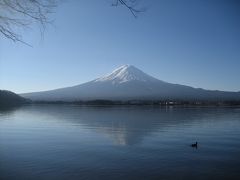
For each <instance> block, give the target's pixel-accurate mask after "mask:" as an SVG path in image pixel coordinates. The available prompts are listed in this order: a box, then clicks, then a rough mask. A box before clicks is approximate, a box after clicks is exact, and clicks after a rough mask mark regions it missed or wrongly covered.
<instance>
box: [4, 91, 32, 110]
mask: <svg viewBox="0 0 240 180" xmlns="http://www.w3.org/2000/svg"><path fill="white" fill-rule="evenodd" d="M26 102H28V101H27V100H26V99H24V98H23V97H21V96H19V95H17V94H15V93H13V92H11V91H6V90H0V107H11V106H17V105H21V104H24V103H26Z"/></svg>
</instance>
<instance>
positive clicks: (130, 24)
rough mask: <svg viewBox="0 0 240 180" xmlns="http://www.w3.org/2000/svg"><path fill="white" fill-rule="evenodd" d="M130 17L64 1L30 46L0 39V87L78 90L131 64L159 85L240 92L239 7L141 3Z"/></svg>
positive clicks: (224, 1) (160, 0) (174, 0)
mask: <svg viewBox="0 0 240 180" xmlns="http://www.w3.org/2000/svg"><path fill="white" fill-rule="evenodd" d="M140 6H141V7H144V8H146V11H145V12H144V13H141V14H139V16H138V18H137V19H135V18H134V17H133V16H132V15H131V14H130V12H128V10H127V9H126V8H124V7H112V6H111V0H91V1H87V0H81V1H74V0H66V1H65V2H63V3H61V4H60V5H59V7H58V8H57V9H56V13H55V14H53V15H52V16H53V17H52V18H54V19H55V22H54V24H53V26H49V27H48V28H47V29H46V31H45V35H44V39H41V36H40V33H39V30H38V28H37V27H32V28H31V29H25V30H23V31H22V34H23V38H24V40H25V41H26V42H28V43H30V44H31V45H32V46H33V47H28V46H25V45H23V44H21V43H13V42H11V41H9V40H7V39H5V38H4V37H2V36H0V38H1V41H0V89H8V90H12V91H14V92H17V93H23V92H31V91H40V90H50V89H55V88H60V87H66V86H72V85H77V84H80V83H84V82H87V81H89V80H92V79H95V78H96V77H98V76H101V75H104V74H105V73H109V72H111V71H112V70H113V69H115V68H117V67H118V66H121V65H123V64H131V65H134V66H136V67H138V68H139V69H141V70H143V71H144V72H146V73H148V74H150V75H152V76H154V77H156V78H158V79H161V80H164V81H168V82H171V83H178V84H184V85H189V86H193V87H201V88H205V89H218V90H227V91H240V78H239V77H240V70H239V69H240V23H239V22H240V3H239V2H238V1H236V0H181V1H179V0H142V1H141V3H140Z"/></svg>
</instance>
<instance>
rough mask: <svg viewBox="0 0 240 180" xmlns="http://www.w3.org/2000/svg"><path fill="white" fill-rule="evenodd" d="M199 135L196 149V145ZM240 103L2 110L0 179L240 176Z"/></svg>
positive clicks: (0, 122) (57, 106) (203, 177)
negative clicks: (230, 106) (194, 145)
mask: <svg viewBox="0 0 240 180" xmlns="http://www.w3.org/2000/svg"><path fill="white" fill-rule="evenodd" d="M195 141H198V143H199V146H198V148H197V149H196V148H192V147H191V146H190V145H191V143H194V142H195ZM239 167H240V108H239V107H235V108H223V107H221V108H207V107H204V108H196V107H195V108H190V107H188V108H184V107H152V106H142V107H141V106H124V107H123V106H114V107H84V106H74V105H29V106H23V107H20V108H16V109H11V110H4V111H3V110H1V111H0V179H4V180H5V179H6V180H8V179H47V180H48V179H49V180H50V179H51V180H52V179H60V180H61V179H111V180H112V179H127V178H128V179H191V178H193V179H238V178H239V177H240V172H239Z"/></svg>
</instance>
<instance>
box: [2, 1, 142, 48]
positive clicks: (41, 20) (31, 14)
mask: <svg viewBox="0 0 240 180" xmlns="http://www.w3.org/2000/svg"><path fill="white" fill-rule="evenodd" d="M58 1H60V0H0V35H3V36H4V37H6V38H8V39H11V40H12V41H14V42H21V43H24V44H26V45H29V44H28V43H26V42H24V41H23V40H22V36H21V34H20V33H19V31H18V30H20V29H21V28H29V27H31V25H33V24H38V25H39V27H40V32H41V35H42V37H43V34H44V31H45V28H46V25H47V24H49V23H51V20H50V19H49V15H50V14H51V13H53V10H54V9H55V7H56V6H57V3H58ZM112 1H114V2H113V4H112V5H113V6H119V5H123V6H125V7H126V8H128V9H129V11H130V12H131V13H132V15H133V16H134V17H137V13H139V12H142V10H139V9H137V8H136V6H137V2H138V0H112ZM29 46H30V45H29Z"/></svg>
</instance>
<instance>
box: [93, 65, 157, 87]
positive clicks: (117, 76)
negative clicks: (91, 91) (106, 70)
mask: <svg viewBox="0 0 240 180" xmlns="http://www.w3.org/2000/svg"><path fill="white" fill-rule="evenodd" d="M104 81H112V82H113V83H124V82H129V81H143V82H146V81H156V79H155V78H153V77H151V76H149V75H147V74H145V73H144V72H142V71H141V70H139V69H138V68H136V67H134V66H132V65H123V66H121V67H119V68H117V69H115V70H114V71H112V72H111V73H110V74H107V75H105V76H103V77H100V78H98V79H96V80H95V82H104Z"/></svg>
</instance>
